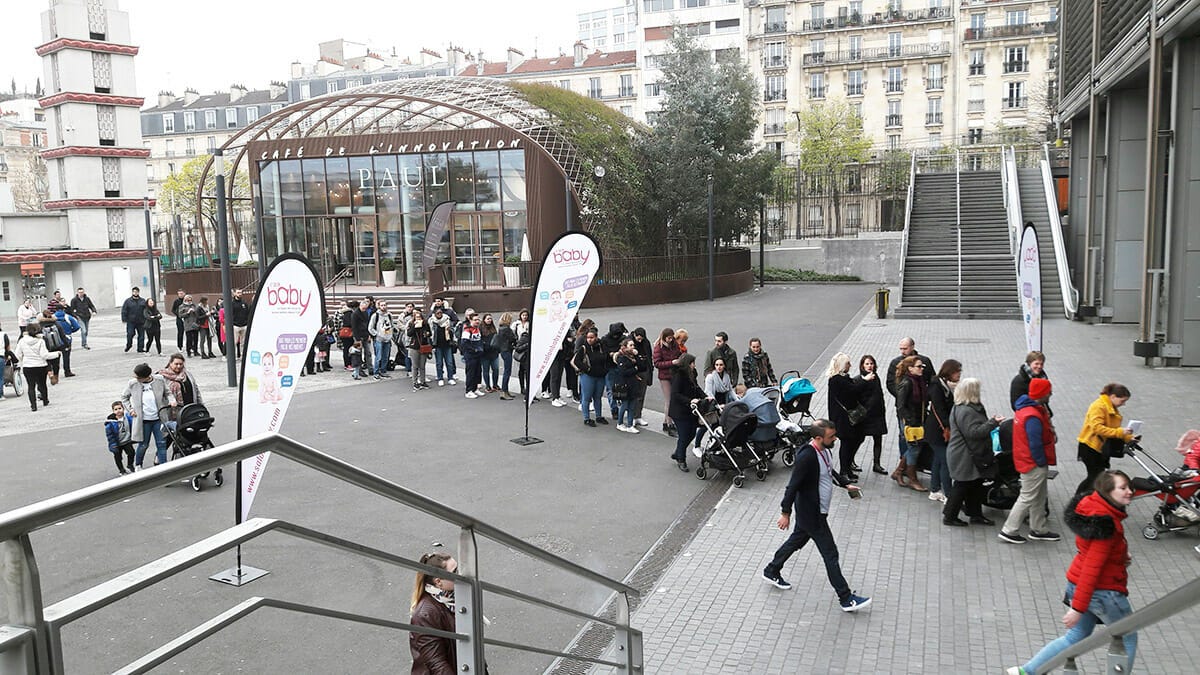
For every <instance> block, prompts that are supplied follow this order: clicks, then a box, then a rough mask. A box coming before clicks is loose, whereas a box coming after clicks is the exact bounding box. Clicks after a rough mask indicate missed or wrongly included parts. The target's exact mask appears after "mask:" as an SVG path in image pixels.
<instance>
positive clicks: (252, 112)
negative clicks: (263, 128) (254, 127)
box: [246, 105, 258, 124]
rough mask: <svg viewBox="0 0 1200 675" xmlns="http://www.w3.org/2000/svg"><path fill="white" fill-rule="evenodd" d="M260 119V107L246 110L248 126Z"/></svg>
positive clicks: (251, 107)
mask: <svg viewBox="0 0 1200 675" xmlns="http://www.w3.org/2000/svg"><path fill="white" fill-rule="evenodd" d="M257 119H258V106H253V105H252V106H250V107H249V108H246V124H253V123H254V122H255V121H256V120H257Z"/></svg>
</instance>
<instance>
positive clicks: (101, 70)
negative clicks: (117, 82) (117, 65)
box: [92, 52, 112, 94]
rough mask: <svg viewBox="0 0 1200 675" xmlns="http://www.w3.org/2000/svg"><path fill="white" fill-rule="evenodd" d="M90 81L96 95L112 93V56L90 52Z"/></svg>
mask: <svg viewBox="0 0 1200 675" xmlns="http://www.w3.org/2000/svg"><path fill="white" fill-rule="evenodd" d="M92 80H93V85H94V86H95V89H96V93H98V94H107V93H109V92H111V91H112V55H111V54H105V53H101V52H92Z"/></svg>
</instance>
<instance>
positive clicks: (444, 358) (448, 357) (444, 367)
mask: <svg viewBox="0 0 1200 675" xmlns="http://www.w3.org/2000/svg"><path fill="white" fill-rule="evenodd" d="M433 361H434V365H435V366H436V367H437V379H439V380H445V379H449V378H451V377H454V354H452V353H451V352H450V348H449V347H434V348H433ZM443 374H445V377H442V375H443Z"/></svg>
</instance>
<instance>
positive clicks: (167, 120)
mask: <svg viewBox="0 0 1200 675" xmlns="http://www.w3.org/2000/svg"><path fill="white" fill-rule="evenodd" d="M162 121H163V133H167V134H173V133H175V113H165V114H164V115H163V116H162Z"/></svg>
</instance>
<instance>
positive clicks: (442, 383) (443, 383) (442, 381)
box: [438, 380, 446, 387]
mask: <svg viewBox="0 0 1200 675" xmlns="http://www.w3.org/2000/svg"><path fill="white" fill-rule="evenodd" d="M438 386H439V387H444V386H446V381H445V380H438Z"/></svg>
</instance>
